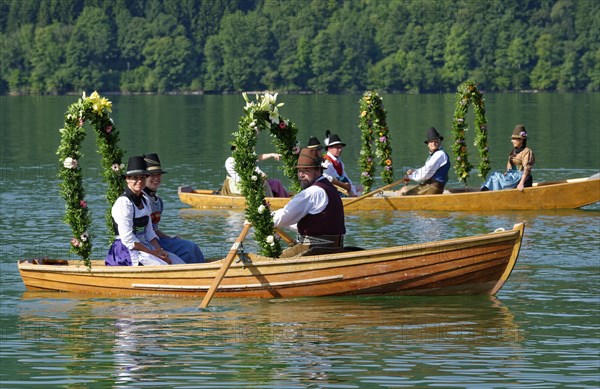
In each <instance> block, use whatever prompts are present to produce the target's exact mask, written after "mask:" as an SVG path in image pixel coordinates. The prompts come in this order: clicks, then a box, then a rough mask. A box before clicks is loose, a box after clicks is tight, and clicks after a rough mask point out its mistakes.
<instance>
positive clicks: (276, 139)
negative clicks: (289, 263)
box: [231, 93, 300, 258]
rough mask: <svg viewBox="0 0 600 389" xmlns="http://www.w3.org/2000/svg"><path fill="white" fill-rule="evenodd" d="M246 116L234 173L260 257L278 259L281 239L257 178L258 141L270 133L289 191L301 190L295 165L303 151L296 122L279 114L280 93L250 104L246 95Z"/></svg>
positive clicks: (238, 134)
mask: <svg viewBox="0 0 600 389" xmlns="http://www.w3.org/2000/svg"><path fill="white" fill-rule="evenodd" d="M242 95H243V97H244V100H245V101H246V106H245V107H244V115H243V116H242V117H241V118H240V121H239V126H238V131H237V132H234V133H233V137H234V139H233V141H232V142H231V144H232V145H233V146H235V150H234V151H233V153H232V154H233V158H234V159H235V170H236V173H237V174H238V175H239V177H240V189H241V192H242V194H243V195H244V197H246V220H248V221H250V222H251V223H252V225H253V226H254V237H255V240H256V242H257V243H258V246H259V254H261V255H265V256H269V257H274V258H276V257H279V255H280V254H281V252H282V248H281V243H280V241H279V239H277V238H275V234H274V226H273V219H272V217H271V213H270V210H269V208H268V206H267V204H266V201H265V193H264V190H263V185H264V178H263V177H261V176H260V175H257V174H256V172H255V169H256V161H257V157H258V156H257V154H256V141H257V135H258V132H259V131H262V130H268V131H269V132H270V135H271V137H273V143H274V144H275V148H276V151H277V152H278V153H279V154H281V157H282V159H283V173H284V175H285V176H286V177H287V178H288V179H289V182H290V189H291V190H292V191H294V192H297V191H299V190H300V183H299V182H298V176H297V174H296V169H295V165H296V162H297V160H298V155H297V154H298V153H299V151H300V148H299V145H298V140H297V134H298V129H297V128H296V126H295V125H294V123H292V122H290V121H289V120H287V119H284V118H283V117H281V116H280V115H279V111H278V108H279V107H281V106H282V105H283V103H280V104H277V102H276V101H277V93H275V94H274V95H271V94H269V93H266V94H264V95H259V96H257V97H256V100H254V101H250V99H249V97H248V95H247V94H246V93H243V94H242Z"/></svg>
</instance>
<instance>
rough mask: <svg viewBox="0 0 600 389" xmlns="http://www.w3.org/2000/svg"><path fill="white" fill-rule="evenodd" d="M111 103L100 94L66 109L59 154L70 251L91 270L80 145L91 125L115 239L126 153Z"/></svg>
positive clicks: (61, 188) (109, 219) (111, 233)
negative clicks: (114, 215) (116, 207)
mask: <svg viewBox="0 0 600 389" xmlns="http://www.w3.org/2000/svg"><path fill="white" fill-rule="evenodd" d="M111 108H112V103H111V102H110V101H108V100H107V99H105V98H104V97H101V96H100V95H99V94H98V92H94V93H92V94H91V95H90V96H89V97H87V96H86V95H85V92H84V93H83V96H82V97H81V98H80V99H79V100H78V101H77V102H76V103H73V104H71V105H70V106H69V107H68V108H67V112H66V113H65V123H64V128H61V129H60V130H59V131H60V135H61V141H60V145H59V147H58V150H57V152H56V154H57V155H58V159H59V162H60V163H61V165H60V168H59V171H58V177H59V178H60V179H62V183H61V184H60V187H59V191H60V194H61V196H62V197H63V199H64V200H65V202H66V212H65V216H64V221H65V223H67V224H68V225H70V226H71V230H72V232H73V238H71V249H70V251H71V252H73V253H75V254H77V255H79V256H81V257H82V259H83V261H84V263H85V265H86V266H87V267H90V266H91V262H90V254H91V252H92V235H91V234H90V232H89V227H90V225H91V221H92V220H91V215H90V212H89V209H88V206H87V202H86V200H85V189H84V187H83V175H82V169H81V165H80V163H79V161H80V160H81V158H82V157H83V154H82V153H81V150H80V148H81V142H82V141H83V140H84V139H85V135H86V132H85V128H84V124H85V122H86V121H89V122H90V123H91V125H92V126H93V127H94V130H95V132H96V144H97V146H98V153H99V154H100V155H101V157H102V161H101V163H102V178H103V180H104V181H105V182H106V183H107V184H108V190H107V193H106V199H107V200H108V203H109V207H108V209H107V211H106V226H107V228H108V230H109V235H108V236H114V232H113V225H112V218H111V207H110V206H111V205H112V204H113V203H114V202H115V200H116V199H117V197H118V196H119V195H120V194H121V193H122V192H123V185H124V184H123V179H122V172H123V165H122V163H121V161H122V159H123V151H122V150H121V149H120V148H119V146H118V145H117V144H118V141H119V133H118V131H117V130H116V128H115V124H114V121H113V120H112V119H111V117H110V115H109V114H110V112H111Z"/></svg>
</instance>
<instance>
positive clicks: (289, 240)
mask: <svg viewBox="0 0 600 389" xmlns="http://www.w3.org/2000/svg"><path fill="white" fill-rule="evenodd" d="M275 232H277V233H278V234H279V235H280V236H281V238H282V239H283V240H284V241H285V243H287V244H288V246H294V245H295V244H298V242H297V241H296V239H294V238H292V237H291V236H290V235H288V233H287V232H285V231H283V230H282V229H281V228H279V227H275Z"/></svg>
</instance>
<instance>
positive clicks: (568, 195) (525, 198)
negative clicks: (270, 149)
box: [179, 177, 600, 211]
mask: <svg viewBox="0 0 600 389" xmlns="http://www.w3.org/2000/svg"><path fill="white" fill-rule="evenodd" d="M179 198H180V200H181V201H182V202H183V203H185V204H187V205H190V206H192V207H194V208H199V209H243V208H245V199H244V197H241V196H223V195H214V194H212V191H207V190H192V191H191V192H181V191H180V192H179ZM267 200H268V201H269V203H270V204H271V208H272V209H278V208H281V207H283V206H284V205H285V204H286V203H287V202H288V201H289V199H288V198H278V197H273V198H268V199H267ZM352 200H353V199H352V198H344V199H342V201H343V202H345V203H349V202H351V201H352ZM598 201H600V178H589V177H588V178H576V179H569V180H562V181H554V182H540V183H534V186H533V187H531V188H525V190H524V191H523V192H520V191H518V190H516V189H507V190H501V191H487V192H479V191H466V192H460V193H444V194H441V195H423V196H400V197H391V196H372V197H368V198H365V199H363V200H361V201H358V202H354V203H353V204H349V205H347V206H346V207H345V210H347V211H359V210H364V211H369V210H398V211H407V210H417V211H499V210H551V209H573V208H580V207H584V206H586V205H590V204H593V203H596V202H598Z"/></svg>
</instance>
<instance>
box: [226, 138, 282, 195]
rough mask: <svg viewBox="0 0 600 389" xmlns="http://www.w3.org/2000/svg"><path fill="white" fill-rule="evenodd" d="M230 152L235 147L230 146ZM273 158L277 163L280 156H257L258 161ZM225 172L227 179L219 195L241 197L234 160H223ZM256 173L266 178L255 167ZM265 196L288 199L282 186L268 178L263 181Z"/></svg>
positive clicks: (271, 154) (230, 158) (277, 181)
mask: <svg viewBox="0 0 600 389" xmlns="http://www.w3.org/2000/svg"><path fill="white" fill-rule="evenodd" d="M231 150H232V151H233V150H235V146H231ZM269 158H273V159H274V160H276V161H279V158H281V155H279V154H277V153H266V154H260V155H259V156H258V161H264V160H265V159H269ZM225 170H226V171H227V177H225V182H223V186H222V187H221V194H224V195H231V194H234V195H241V194H242V192H241V190H240V188H239V186H238V183H239V181H240V179H239V177H238V174H237V172H236V171H235V159H234V158H233V157H232V156H230V157H229V158H227V159H226V160H225ZM256 173H258V174H260V175H262V176H263V177H266V176H267V174H266V173H265V172H263V171H262V170H260V168H259V167H258V166H257V167H256ZM265 196H266V197H288V194H287V192H286V191H285V189H284V187H283V184H282V183H281V181H279V180H278V179H276V178H269V179H267V180H266V181H265Z"/></svg>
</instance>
